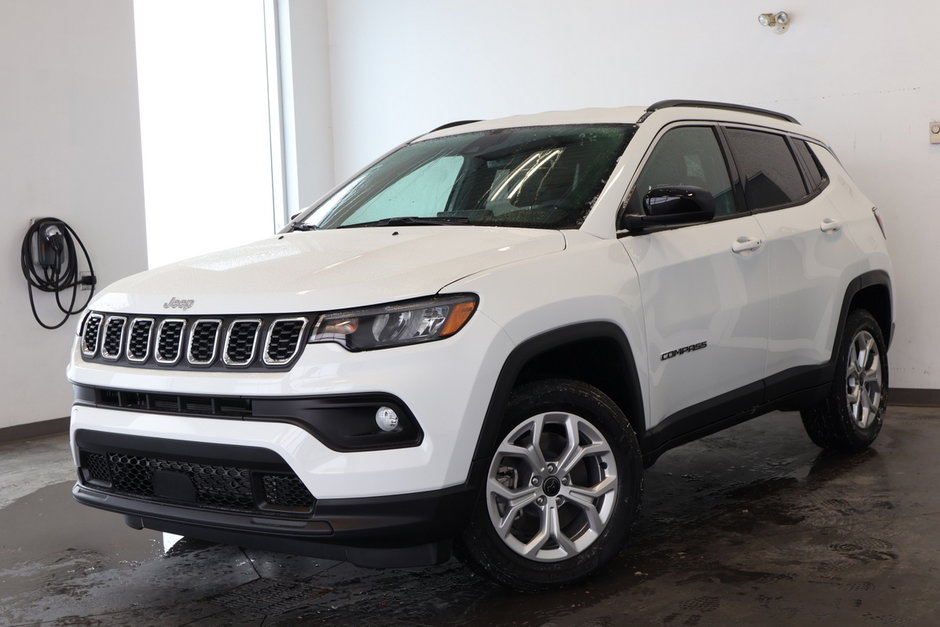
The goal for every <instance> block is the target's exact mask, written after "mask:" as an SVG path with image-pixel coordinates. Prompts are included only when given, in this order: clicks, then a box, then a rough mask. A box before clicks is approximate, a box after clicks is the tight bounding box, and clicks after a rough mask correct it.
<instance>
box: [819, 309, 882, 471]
mask: <svg viewBox="0 0 940 627" xmlns="http://www.w3.org/2000/svg"><path fill="white" fill-rule="evenodd" d="M887 392H888V356H887V347H886V346H885V341H884V336H883V334H882V332H881V327H880V326H878V323H877V322H876V321H875V319H874V318H873V317H872V315H871V314H870V313H868V312H867V311H865V310H864V309H856V310H855V311H853V312H852V313H850V314H849V317H848V320H846V323H845V332H844V333H843V340H842V345H841V346H840V347H839V354H838V357H837V358H836V376H835V379H834V380H833V382H832V389H831V390H830V391H829V395H828V396H827V397H826V399H825V400H824V401H823V402H822V403H820V404H819V405H817V406H816V407H813V408H812V409H808V410H804V411H803V412H802V414H801V415H802V418H803V426H804V427H805V428H806V433H807V434H808V435H809V437H810V439H812V440H813V442H815V443H816V444H817V445H818V446H820V447H821V448H824V449H833V450H839V451H846V452H857V451H861V450H864V449H866V448H868V446H869V445H871V443H872V442H874V441H875V438H876V437H878V433H879V432H881V427H882V424H883V422H884V412H885V407H886V406H887Z"/></svg>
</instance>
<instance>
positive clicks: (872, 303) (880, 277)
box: [832, 270, 894, 364]
mask: <svg viewBox="0 0 940 627" xmlns="http://www.w3.org/2000/svg"><path fill="white" fill-rule="evenodd" d="M856 309H865V310H867V311H868V313H870V314H871V315H872V316H873V317H874V318H875V321H876V322H877V323H878V326H879V327H880V328H881V334H882V335H883V336H884V338H885V344H886V345H887V346H890V345H891V336H892V335H893V331H894V317H893V316H894V311H893V301H892V295H891V277H890V276H889V275H888V273H887V272H885V271H884V270H872V271H870V272H866V273H864V274H861V275H859V276H857V277H855V278H854V279H853V280H852V281H851V282H850V283H849V286H848V287H847V288H846V290H845V297H844V298H843V300H842V313H841V315H840V316H839V329H838V332H837V333H836V341H835V343H834V344H833V349H832V350H833V353H832V360H833V364H834V362H835V358H836V354H837V352H838V348H839V346H841V344H842V340H843V334H844V333H845V323H846V320H848V318H849V314H850V313H852V312H853V311H855V310H856Z"/></svg>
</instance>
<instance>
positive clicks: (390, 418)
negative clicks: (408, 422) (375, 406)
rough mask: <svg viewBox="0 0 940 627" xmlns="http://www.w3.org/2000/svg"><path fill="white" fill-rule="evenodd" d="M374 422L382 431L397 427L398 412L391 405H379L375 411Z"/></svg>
mask: <svg viewBox="0 0 940 627" xmlns="http://www.w3.org/2000/svg"><path fill="white" fill-rule="evenodd" d="M375 424H377V425H378V426H379V429H381V430H382V431H394V430H395V429H397V428H398V414H396V413H395V410H394V409H392V408H391V407H379V410H378V411H377V412H375Z"/></svg>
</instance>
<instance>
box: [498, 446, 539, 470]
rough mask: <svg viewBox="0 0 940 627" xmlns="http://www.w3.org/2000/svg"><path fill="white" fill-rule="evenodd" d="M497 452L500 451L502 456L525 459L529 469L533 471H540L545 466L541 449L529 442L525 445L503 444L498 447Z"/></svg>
mask: <svg viewBox="0 0 940 627" xmlns="http://www.w3.org/2000/svg"><path fill="white" fill-rule="evenodd" d="M498 453H501V454H502V455H503V456H504V457H519V458H522V459H524V460H526V461H527V462H528V463H529V469H530V470H532V471H533V472H542V469H543V468H545V458H544V457H542V451H540V450H539V449H537V448H536V447H534V446H532V445H531V444H528V445H526V446H518V445H516V444H503V445H502V446H501V447H499V451H498Z"/></svg>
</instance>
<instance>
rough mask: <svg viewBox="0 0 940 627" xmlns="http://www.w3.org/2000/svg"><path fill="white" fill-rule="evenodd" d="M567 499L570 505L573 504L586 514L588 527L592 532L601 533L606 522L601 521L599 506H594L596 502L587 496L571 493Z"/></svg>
mask: <svg viewBox="0 0 940 627" xmlns="http://www.w3.org/2000/svg"><path fill="white" fill-rule="evenodd" d="M567 499H568V503H571V504H572V505H573V506H576V507H578V508H579V509H580V510H581V511H583V512H584V517H585V518H586V519H587V523H588V527H589V528H590V529H591V531H596V532H598V533H600V531H601V530H603V528H604V522H603V521H602V520H601V517H600V514H598V513H597V506H596V505H594V500H593V499H592V498H591V497H589V496H587V495H585V494H579V493H576V492H569V493H568V496H567Z"/></svg>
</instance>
